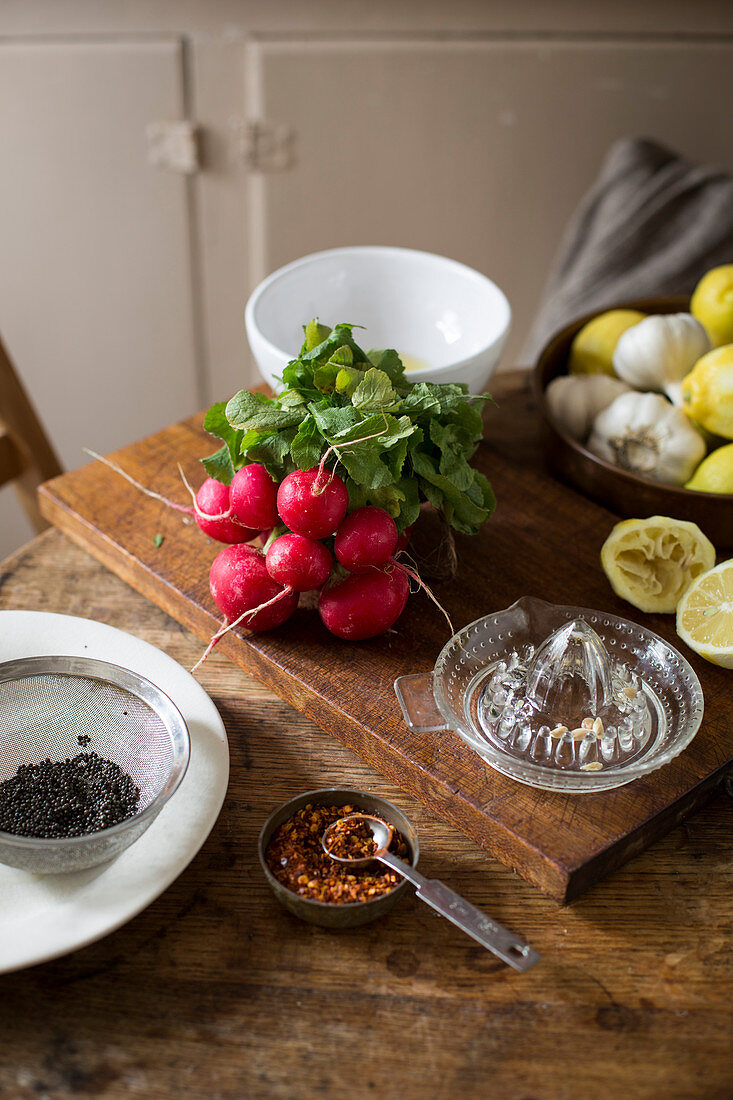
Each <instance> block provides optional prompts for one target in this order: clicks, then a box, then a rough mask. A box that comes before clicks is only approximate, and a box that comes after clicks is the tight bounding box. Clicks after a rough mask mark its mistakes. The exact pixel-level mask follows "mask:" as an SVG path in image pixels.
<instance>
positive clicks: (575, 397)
mask: <svg viewBox="0 0 733 1100" xmlns="http://www.w3.org/2000/svg"><path fill="white" fill-rule="evenodd" d="M628 392H629V387H628V386H627V385H626V383H625V382H622V381H621V379H620V378H611V376H610V375H609V374H574V375H561V376H560V377H559V378H553V380H552V382H550V384H549V386H548V387H547V389H546V390H545V401H546V402H547V408H548V409H549V412H550V415H551V416H552V419H553V420H554V421H555V422H556V423H557V424H558V425H559V426H560V427H561V428H563V430H564V431H565V432H566V433H567V434H568V435H569V436H570V438H571V439H576V440H577V441H578V442H579V443H583V442H584V441H585V440H586V439H587V438H588V432H589V431H590V430H591V427H592V425H593V421H594V420H595V418H596V417H597V416H598V413H599V412H601V411H602V410H603V409H605V408H607V407H608V406H609V405H610V404H611V402H612V401H613V400H614V399H615V398H616V397H619V396H620V394H622V393H628Z"/></svg>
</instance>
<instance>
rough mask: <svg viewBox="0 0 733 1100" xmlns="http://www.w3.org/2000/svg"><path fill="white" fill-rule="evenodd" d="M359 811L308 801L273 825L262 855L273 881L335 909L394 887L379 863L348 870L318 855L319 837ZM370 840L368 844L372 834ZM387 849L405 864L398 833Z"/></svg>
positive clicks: (394, 880)
mask: <svg viewBox="0 0 733 1100" xmlns="http://www.w3.org/2000/svg"><path fill="white" fill-rule="evenodd" d="M359 812H362V811H360V810H359V809H358V807H356V806H352V805H348V806H317V805H312V804H310V803H309V804H308V805H307V806H304V807H302V809H300V810H297V811H296V813H294V814H293V816H292V817H291V818H289V819H288V820H287V821H286V822H284V823H283V824H282V825H280V826H278V828H277V829H275V831H274V833H273V834H272V838H271V840H270V843H269V844H268V845H267V850H266V852H265V862H266V863H267V866H268V867H269V869H270V871H271V872H272V874H273V875H274V876H275V878H276V879H277V880H278V882H281V883H282V885H283V886H285V887H286V888H287V889H288V890H291V891H292V892H293V893H294V894H298V895H299V897H302V898H311V899H313V900H315V901H324V902H329V903H331V904H337V905H344V904H348V903H350V902H357V901H369V900H372V899H373V898H375V897H380V896H381V895H382V894H388V893H389V892H390V891H391V890H394V888H395V886H399V884H400V882H402V878H401V876H400V875H398V874H397V873H396V872H395V871H392V870H390V869H389V868H387V867H383V866H382V865H381V864H379V863H373V864H368V865H367V866H366V867H349V866H347V865H346V864H342V863H337V862H336V861H335V860H333V859H331V857H330V856H328V855H326V853H325V852H324V851H323V848H322V847H321V837H322V836H323V834H324V832H325V831H326V829H327V828H328V826H329V825H333V823H334V822H335V821H338V820H339V818H341V817H346V816H347V815H348V814H352V813H359ZM352 828H353V827H352ZM369 838H370V839H371V840H372V843H373V838H372V836H371V831H370V832H369ZM389 850H390V851H391V852H394V854H395V855H397V856H399V857H400V859H404V860H407V861H408V862H409V861H410V852H409V849H408V847H407V844H406V842H405V839H404V837H402V836H401V835H400V834H399V833H397V832H395V835H394V837H393V840H392V843H391V844H390V849H389ZM351 854H353V853H351Z"/></svg>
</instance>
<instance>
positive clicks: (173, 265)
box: [0, 0, 733, 554]
mask: <svg viewBox="0 0 733 1100" xmlns="http://www.w3.org/2000/svg"><path fill="white" fill-rule="evenodd" d="M731 74H733V4H731V3H728V2H715V3H714V2H711V0H698V2H696V3H689V2H679V0H678V2H671V0H670V2H663V0H646V2H645V3H638V2H634V3H627V2H620V0H616V2H613V0H606V2H603V3H602V2H590V0H555V2H549V0H535V2H529V0H526V2H522V0H513V2H512V3H508V2H494V3H489V2H485V0H473V2H471V0H454V2H452V3H451V4H446V3H444V2H442V0H423V2H418V0H370V2H364V0H287V2H286V0H281V2H279V3H273V2H266V0H248V2H246V3H245V2H236V0H197V2H196V0H190V2H181V0H179V2H174V0H159V2H155V0H106V2H104V3H99V0H5V2H4V3H3V4H1V5H0V153H1V154H2V161H3V171H2V173H0V255H2V257H3V262H2V265H0V331H2V332H3V333H4V336H5V339H6V341H7V344H8V346H9V348H10V351H11V353H12V354H13V356H14V358H15V360H16V362H17V364H18V367H19V368H20V371H21V373H22V375H23V377H24V379H25V381H26V383H27V385H28V387H29V389H30V390H31V392H32V393H33V395H34V398H35V400H36V403H37V405H38V407H39V410H40V412H41V415H42V417H43V419H44V420H45V421H46V423H47V424H48V426H49V429H50V431H51V434H52V436H53V437H54V440H55V441H56V443H57V445H58V448H59V450H60V452H61V454H62V457H63V459H64V461H65V463H66V464H67V465H68V466H76V465H78V464H79V463H80V462H81V461H83V454H82V450H81V448H82V447H83V446H85V445H86V446H90V447H92V448H94V449H96V450H101V451H106V452H108V451H110V450H112V449H114V448H117V447H119V446H122V445H123V444H124V443H125V442H128V441H130V440H132V439H134V438H138V437H139V436H141V435H143V434H146V433H148V432H150V431H153V430H155V428H156V427H159V426H161V425H163V424H165V423H167V422H170V421H172V420H174V419H177V418H180V417H181V416H183V415H186V414H187V413H191V412H194V411H195V410H196V409H198V408H199V407H201V405H203V404H205V403H207V402H209V401H211V400H213V399H218V398H222V397H226V396H229V394H230V393H231V392H232V391H233V390H234V389H236V388H237V387H239V386H240V385H242V384H245V383H247V382H249V381H252V380H253V379H254V374H253V372H252V366H251V364H250V362H249V357H248V351H247V347H246V341H245V336H244V331H243V324H242V310H243V304H244V301H245V299H246V297H247V294H248V293H249V291H250V290H251V288H252V287H253V286H254V285H255V284H256V282H257V281H258V280H259V279H260V278H261V277H262V276H263V275H264V274H266V273H267V272H268V271H270V270H272V269H273V268H274V267H276V266H279V264H281V263H283V262H285V261H287V260H289V259H292V258H294V257H295V256H297V255H301V254H303V253H306V252H309V251H313V250H314V249H316V248H321V247H329V246H332V245H338V244H347V243H393V244H403V245H408V246H411V247H417V248H426V249H429V250H432V251H438V252H443V253H447V254H450V255H453V256H455V257H456V258H458V259H461V260H464V261H465V262H467V263H470V264H472V265H473V266H475V267H478V268H480V269H481V270H483V271H485V272H486V273H487V274H489V275H490V276H492V277H493V278H495V279H496V281H497V282H499V283H500V285H502V286H503V287H504V289H505V290H506V291H507V293H508V295H509V297H510V299H511V302H512V305H513V308H514V314H515V328H514V333H513V337H512V342H511V343H510V345H509V348H508V352H507V357H506V360H505V362H506V363H509V362H511V360H512V356H513V355H516V353H517V351H518V348H519V347H520V345H521V343H522V339H523V336H524V334H525V332H526V329H527V327H528V325H529V322H530V319H531V317H532V314H533V312H534V309H535V307H536V304H537V300H538V298H539V294H540V290H541V286H542V282H543V279H544V276H545V274H546V270H547V266H548V264H549V262H550V259H551V257H552V254H553V251H554V249H555V247H556V244H557V241H558V238H559V235H560V232H561V230H562V227H563V225H564V224H565V222H566V220H567V218H568V216H569V215H570V213H571V212H572V210H573V209H574V207H575V205H576V204H577V202H578V200H579V198H580V197H581V195H582V194H583V192H584V191H585V189H586V188H587V187H588V185H589V184H590V182H591V181H592V179H593V176H594V173H595V171H596V170H597V166H598V162H599V160H600V158H601V156H602V155H603V152H604V151H605V149H606V148H607V147H608V144H609V143H610V142H611V141H612V140H614V138H616V137H619V136H623V135H626V134H634V133H635V134H640V133H643V134H646V135H649V136H654V137H658V138H660V139H662V140H664V141H666V142H668V143H669V144H671V145H673V146H675V147H677V148H679V149H680V151H682V152H684V153H685V154H687V155H689V156H690V157H693V158H699V159H703V160H715V161H717V162H719V163H722V164H723V165H725V166H726V167H727V168H729V169H730V170H732V171H733V146H732V144H731V141H730V137H729V120H728V115H729V112H728V110H727V105H728V104H729V103H730V102H731V100H732V98H733V95H732V93H733V76H732V75H731ZM724 108H725V109H724ZM181 118H189V119H191V120H193V121H194V122H196V123H197V124H198V125H199V127H200V136H201V152H202V157H201V165H200V170H199V171H198V172H197V173H196V174H195V175H192V176H186V175H183V174H180V173H177V172H174V171H169V170H165V169H160V168H155V167H153V166H152V165H151V164H150V163H149V160H148V149H147V147H146V141H145V130H146V126H147V124H148V123H150V122H159V121H171V120H175V119H181ZM253 120H257V121H260V122H264V123H266V124H270V123H272V124H275V125H276V126H279V127H284V128H286V129H288V130H289V131H291V132H292V135H293V150H294V155H293V157H292V162H291V163H290V165H289V167H288V168H287V169H284V170H283V169H280V168H277V167H276V168H275V169H274V170H272V171H270V170H267V165H266V164H265V165H262V164H260V165H259V166H258V165H257V164H254V165H253V164H252V163H251V161H250V162H248V161H247V152H248V150H247V148H246V147H244V146H243V140H242V135H243V134H244V133H246V127H247V124H248V123H250V122H251V121H253ZM364 164H366V165H367V166H368V167H367V168H366V170H363V171H362V170H355V168H354V166H355V165H359V166H361V165H364ZM7 497H8V494H7V493H3V494H2V495H0V554H4V553H6V552H7V551H8V550H9V549H10V548H11V547H12V546H13V545H16V544H18V543H19V542H21V541H23V539H25V538H26V537H28V534H29V532H28V531H27V529H26V528H25V526H24V524H23V522H22V521H21V519H20V517H19V514H18V513H17V511H16V510H15V508H14V505H13V502H12V501H10V502H9V501H8V500H7Z"/></svg>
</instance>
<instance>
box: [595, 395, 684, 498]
mask: <svg viewBox="0 0 733 1100" xmlns="http://www.w3.org/2000/svg"><path fill="white" fill-rule="evenodd" d="M588 450H589V451H592V452H593V454H594V455H598V457H599V458H603V459H605V460H606V462H611V463H613V465H614V466H620V467H621V468H622V469H623V470H629V471H630V472H631V473H634V474H639V476H640V477H646V478H649V479H650V480H651V481H661V482H663V483H664V484H665V485H684V483H685V482H686V481H688V480H689V479H690V477H692V473H693V471H694V470H695V468H696V466H697V465H698V464H699V463H700V462H701V461H702V459H703V457H704V455H705V443H704V442H703V439H702V436H701V435H700V433H699V432H697V431H695V429H694V428H693V427H692V425H691V424H690V421H689V420H688V419H687V417H686V416H685V414H684V413H683V412H682V411H681V409H677V408H675V406H674V405H671V404H670V403H669V401H667V400H666V399H665V398H664V397H662V396H661V394H658V393H622V394H621V396H620V397H617V398H616V400H615V401H614V402H612V404H610V405H609V406H608V408H607V409H604V410H603V412H600V413H599V414H598V416H597V417H596V419H595V421H594V422H593V431H592V432H591V436H590V439H589V440H588Z"/></svg>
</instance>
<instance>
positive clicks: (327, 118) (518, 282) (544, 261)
mask: <svg viewBox="0 0 733 1100" xmlns="http://www.w3.org/2000/svg"><path fill="white" fill-rule="evenodd" d="M249 66H250V68H249V74H248V76H249V86H250V88H251V108H252V111H253V113H254V115H255V116H260V117H262V118H264V119H266V120H268V121H272V122H275V123H289V124H291V125H292V126H294V127H295V130H296V132H297V141H296V148H297V152H296V162H295V165H294V167H293V168H292V170H290V171H283V172H276V173H271V174H264V175H254V176H252V178H251V180H250V190H249V201H250V212H249V224H250V240H251V241H252V242H253V245H252V247H253V256H254V260H255V270H254V271H253V276H252V277H253V281H254V282H256V281H257V279H258V278H259V277H262V276H263V275H264V274H266V273H267V272H268V271H271V270H273V269H274V268H276V267H278V266H279V265H280V264H282V263H285V262H287V261H289V260H292V259H294V258H296V257H297V256H300V255H303V254H304V253H307V252H312V251H314V250H317V249H320V248H329V247H334V246H337V245H343V244H394V245H403V246H408V247H413V248H423V249H426V250H428V251H434V252H440V253H444V254H446V255H449V256H453V257H455V258H456V259H459V260H462V261H464V262H465V263H468V264H470V265H471V266H473V267H476V268H478V269H479V270H480V271H483V272H485V273H486V274H487V275H489V276H490V277H492V278H494V279H495V280H496V281H497V282H498V283H499V285H500V286H501V287H502V288H503V289H504V290H505V292H506V293H507V295H508V297H509V299H510V301H511V303H512V306H513V308H514V328H513V334H512V338H511V342H510V344H509V346H508V349H507V352H506V354H505V364H506V365H508V364H510V363H511V362H512V356H513V355H516V354H517V353H518V350H519V348H520V346H521V344H522V342H523V338H524V336H525V335H526V331H527V328H528V325H529V323H530V320H531V317H532V315H533V312H534V309H535V308H536V305H537V301H538V299H539V295H540V291H541V288H542V284H543V281H544V278H545V276H546V273H547V270H548V267H549V265H550V261H551V259H552V256H553V253H554V251H555V248H556V247H557V244H558V241H559V237H560V234H561V232H562V229H563V226H564V225H565V223H566V221H567V219H568V217H569V216H570V214H571V213H572V211H573V209H574V208H575V206H576V205H577V203H578V201H579V199H580V197H581V196H582V194H583V193H584V191H585V190H586V189H587V187H588V186H589V185H590V183H591V182H592V180H593V178H594V176H595V174H596V172H597V169H598V166H599V163H600V160H601V158H602V156H603V155H604V153H605V151H606V150H607V148H608V146H609V145H610V144H611V142H612V141H614V140H615V139H616V138H619V137H622V136H627V135H640V134H643V135H645V136H652V137H656V138H658V139H659V140H661V141H663V142H667V143H668V144H670V145H671V146H673V147H675V148H677V149H679V150H680V151H682V152H684V153H685V154H686V155H687V156H689V157H691V158H693V159H702V160H713V161H716V162H718V163H720V162H723V163H724V165H725V166H726V167H728V168H729V169H733V153H732V152H731V145H730V134H729V121H728V117H727V115H726V112H725V111H722V110H721V109H720V105H721V104H723V103H728V102H730V99H731V92H732V91H733V87H732V84H733V77H732V75H731V74H733V45H731V43H730V42H725V43H722V44H715V43H710V44H705V43H704V42H699V41H698V42H696V43H694V44H690V43H684V44H682V43H674V42H666V43H662V42H658V43H655V42H647V43H632V42H621V41H618V42H613V41H608V42H605V43H604V42H592V41H585V42H584V41H577V42H573V43H561V42H558V43H540V42H531V41H522V42H511V41H473V42H460V41H451V42H433V43H425V42H419V41H414V42H397V41H395V42H386V41H385V42H366V43H365V42H356V41H354V42H321V43H318V42H315V43H302V42H261V43H257V44H255V45H253V46H252V47H251V50H250V57H249ZM338 319H340V318H336V320H338ZM347 319H348V320H354V321H358V318H347ZM331 320H334V319H331Z"/></svg>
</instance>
